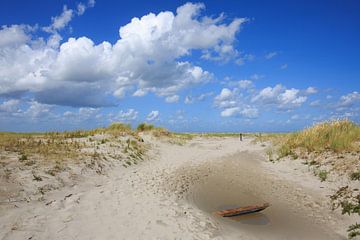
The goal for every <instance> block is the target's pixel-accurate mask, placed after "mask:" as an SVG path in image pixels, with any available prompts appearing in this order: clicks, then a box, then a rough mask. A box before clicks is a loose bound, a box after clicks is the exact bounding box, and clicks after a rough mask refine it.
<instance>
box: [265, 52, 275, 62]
mask: <svg viewBox="0 0 360 240" xmlns="http://www.w3.org/2000/svg"><path fill="white" fill-rule="evenodd" d="M276 55H278V53H277V52H269V53H267V54H266V55H265V58H266V59H267V60H269V59H272V58H273V57H275V56H276Z"/></svg>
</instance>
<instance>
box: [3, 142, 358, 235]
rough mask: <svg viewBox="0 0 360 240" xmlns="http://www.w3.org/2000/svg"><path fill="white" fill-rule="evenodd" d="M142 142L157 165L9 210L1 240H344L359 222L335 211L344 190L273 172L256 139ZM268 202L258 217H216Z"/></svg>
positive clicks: (280, 167)
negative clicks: (336, 196)
mask: <svg viewBox="0 0 360 240" xmlns="http://www.w3.org/2000/svg"><path fill="white" fill-rule="evenodd" d="M143 138H144V140H145V143H148V144H150V145H151V147H150V149H151V150H150V151H149V153H148V155H149V158H150V159H149V160H146V161H144V162H141V163H140V164H138V165H134V166H131V167H128V168H124V167H123V166H121V165H120V164H113V166H112V169H111V170H108V172H107V174H105V175H96V174H95V175H90V176H86V178H84V179H83V181H77V182H76V183H74V184H73V185H71V184H70V185H66V187H63V188H60V189H58V190H54V191H52V192H50V193H48V194H46V196H45V199H43V200H42V201H37V200H32V201H28V202H14V203H6V204H2V205H1V209H0V239H4V240H5V239H15V240H16V239H346V228H347V226H348V225H350V224H351V223H352V220H353V219H349V218H348V217H346V216H342V215H341V214H340V213H339V212H338V211H334V212H333V211H331V209H330V205H329V194H331V193H332V192H333V190H334V189H336V187H337V186H338V184H339V183H337V182H325V183H321V182H320V181H319V179H318V178H317V177H315V176H313V175H312V174H311V172H309V171H307V170H306V169H305V168H304V166H302V165H301V163H294V162H286V161H283V162H281V163H275V164H274V163H271V162H269V161H268V160H267V159H266V157H265V153H264V152H265V147H264V145H260V144H254V143H252V142H251V140H252V139H250V138H245V139H244V141H242V142H240V141H239V139H238V138H233V137H221V138H220V137H211V138H210V137H196V138H194V139H192V140H190V141H188V142H186V143H185V144H184V145H177V144H171V143H169V142H168V141H165V140H159V139H158V138H155V137H153V136H151V135H144V136H143ZM264 202H269V203H270V205H271V206H270V207H269V208H268V209H266V210H264V211H263V212H261V213H257V214H254V215H251V216H250V215H249V216H244V217H237V218H234V219H233V218H231V219H229V218H227V219H224V218H221V217H218V216H216V215H214V214H213V212H214V211H216V210H221V209H225V208H228V207H237V206H244V205H253V204H262V203H264Z"/></svg>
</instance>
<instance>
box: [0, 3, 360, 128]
mask: <svg viewBox="0 0 360 240" xmlns="http://www.w3.org/2000/svg"><path fill="white" fill-rule="evenodd" d="M359 12H360V3H359V2H358V1H346V2H344V1H340V0H339V1H335V0H333V1H316V3H314V1H221V2H219V1H203V2H187V1H151V2H150V1H136V2H135V1H110V0H109V1H97V2H95V1H93V0H90V1H82V2H81V1H56V2H55V1H45V0H42V1H35V2H31V1H17V0H12V1H8V0H5V1H2V2H1V3H0V16H1V17H0V26H1V28H0V62H1V64H0V131H49V130H71V129H79V128H81V129H88V128H94V127H99V126H106V125H108V124H109V123H110V122H113V121H121V122H127V123H131V124H132V125H133V126H136V125H137V124H138V123H140V122H144V121H146V122H149V123H153V124H155V125H160V126H164V127H166V128H169V129H171V130H174V131H226V132H227V131H292V130H297V129H301V128H303V127H306V126H309V125H311V124H313V123H315V122H319V121H324V120H328V119H333V118H345V117H346V118H350V119H352V120H353V121H356V122H360V115H359V112H360V111H359V110H360V93H359V92H360V48H359V40H360V15H359V14H358V13H359Z"/></svg>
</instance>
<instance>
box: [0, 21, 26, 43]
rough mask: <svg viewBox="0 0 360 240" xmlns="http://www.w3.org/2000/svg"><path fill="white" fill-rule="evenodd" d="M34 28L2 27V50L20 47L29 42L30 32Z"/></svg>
mask: <svg viewBox="0 0 360 240" xmlns="http://www.w3.org/2000/svg"><path fill="white" fill-rule="evenodd" d="M31 29H32V28H31V27H30V26H28V25H12V26H2V27H1V30H0V48H4V47H9V46H13V47H15V46H19V45H21V44H24V43H26V42H27V41H28V40H29V38H30V37H29V36H28V32H29V31H30V30H31Z"/></svg>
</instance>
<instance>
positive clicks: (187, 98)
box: [184, 92, 214, 104]
mask: <svg viewBox="0 0 360 240" xmlns="http://www.w3.org/2000/svg"><path fill="white" fill-rule="evenodd" d="M213 94H214V93H213V92H207V93H202V94H200V95H198V96H191V95H188V96H185V99H184V103H185V104H192V103H194V102H197V101H203V100H205V99H206V98H207V97H210V96H212V95H213Z"/></svg>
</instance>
